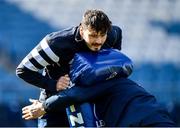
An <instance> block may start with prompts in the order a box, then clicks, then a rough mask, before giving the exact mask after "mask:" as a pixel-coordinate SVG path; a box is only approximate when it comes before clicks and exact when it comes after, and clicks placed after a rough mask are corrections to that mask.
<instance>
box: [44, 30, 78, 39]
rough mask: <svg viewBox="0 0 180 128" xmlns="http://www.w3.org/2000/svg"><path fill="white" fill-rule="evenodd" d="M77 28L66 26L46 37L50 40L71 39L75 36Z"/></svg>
mask: <svg viewBox="0 0 180 128" xmlns="http://www.w3.org/2000/svg"><path fill="white" fill-rule="evenodd" d="M76 29H77V27H69V28H65V29H62V30H59V31H56V32H52V33H50V34H47V35H46V37H45V38H46V40H47V41H48V42H54V41H58V40H65V39H70V38H73V36H74V33H75V31H76Z"/></svg>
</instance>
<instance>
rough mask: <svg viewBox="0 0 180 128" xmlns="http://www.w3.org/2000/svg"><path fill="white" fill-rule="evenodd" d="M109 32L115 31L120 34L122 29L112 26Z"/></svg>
mask: <svg viewBox="0 0 180 128" xmlns="http://www.w3.org/2000/svg"><path fill="white" fill-rule="evenodd" d="M111 31H116V32H118V33H122V29H121V28H120V27H119V26H117V25H112V28H111Z"/></svg>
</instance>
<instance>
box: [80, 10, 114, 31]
mask: <svg viewBox="0 0 180 128" xmlns="http://www.w3.org/2000/svg"><path fill="white" fill-rule="evenodd" d="M81 25H82V26H83V27H90V28H92V29H94V30H95V31H96V32H101V33H106V32H107V31H109V30H110V29H111V21H110V20H109V18H108V16H107V15H106V14H105V13H104V12H103V11H101V10H97V9H94V10H87V11H86V12H85V13H84V15H83V18H82V21H81Z"/></svg>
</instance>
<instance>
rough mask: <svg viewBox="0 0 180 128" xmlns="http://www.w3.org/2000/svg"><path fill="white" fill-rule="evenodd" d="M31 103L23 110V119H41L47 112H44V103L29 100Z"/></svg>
mask: <svg viewBox="0 0 180 128" xmlns="http://www.w3.org/2000/svg"><path fill="white" fill-rule="evenodd" d="M29 101H30V102H31V103H32V104H31V105H28V106H26V107H24V108H22V118H23V119H25V120H32V119H37V118H38V117H41V116H42V115H44V114H45V113H46V112H45V111H44V108H43V106H42V103H41V102H39V101H38V100H34V99H29Z"/></svg>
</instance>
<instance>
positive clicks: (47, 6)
mask: <svg viewBox="0 0 180 128" xmlns="http://www.w3.org/2000/svg"><path fill="white" fill-rule="evenodd" d="M91 8H98V9H102V10H103V11H105V12H106V13H107V14H108V16H109V18H110V19H111V21H112V23H113V24H116V25H119V26H120V27H121V28H122V30H123V46H122V52H123V53H125V54H127V55H128V56H129V57H130V58H131V59H132V60H133V62H134V72H133V74H132V75H131V76H130V78H131V79H133V80H135V81H136V82H137V83H138V84H140V85H141V86H143V87H144V88H145V89H146V90H147V91H149V92H150V93H152V94H153V95H155V96H156V97H157V100H158V101H159V102H160V104H161V105H163V106H165V107H166V108H167V110H168V111H169V112H170V115H171V117H172V118H173V120H174V121H175V122H176V123H178V126H180V117H178V116H179V115H180V57H179V56H180V13H179V11H178V10H179V9H180V0H103V1H100V0H88V1H87V0H68V1H67V0H0V126H9V127H11V126H16V127H17V126H18V127H32V126H36V125H37V121H36V120H32V121H23V120H22V118H21V108H22V107H23V106H25V105H28V104H30V103H29V101H28V99H29V98H35V99H37V98H38V96H39V89H38V88H36V87H34V86H31V85H29V84H27V83H25V82H23V81H22V80H21V79H19V78H17V77H16V75H15V68H16V67H17V65H18V64H19V63H20V61H21V60H22V59H23V58H24V57H25V56H26V54H27V53H29V52H30V51H31V49H32V48H33V47H34V46H35V45H36V44H37V43H38V42H39V41H40V40H41V39H42V38H43V37H44V36H45V35H46V34H48V33H50V32H53V31H57V30H60V29H63V28H66V27H71V26H75V25H79V22H80V21H81V17H82V14H83V13H84V11H85V10H86V9H91Z"/></svg>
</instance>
